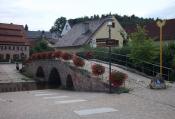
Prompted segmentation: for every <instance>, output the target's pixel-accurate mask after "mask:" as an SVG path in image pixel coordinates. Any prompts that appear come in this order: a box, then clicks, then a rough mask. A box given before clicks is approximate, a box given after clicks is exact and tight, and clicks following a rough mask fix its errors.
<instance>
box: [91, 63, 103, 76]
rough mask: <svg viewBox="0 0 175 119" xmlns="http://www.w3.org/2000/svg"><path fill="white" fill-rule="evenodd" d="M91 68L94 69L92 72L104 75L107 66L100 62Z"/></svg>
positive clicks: (96, 74)
mask: <svg viewBox="0 0 175 119" xmlns="http://www.w3.org/2000/svg"><path fill="white" fill-rule="evenodd" d="M91 69H92V73H93V74H94V75H95V76H99V75H102V74H104V72H105V67H104V66H102V65H100V64H94V65H92V67H91Z"/></svg>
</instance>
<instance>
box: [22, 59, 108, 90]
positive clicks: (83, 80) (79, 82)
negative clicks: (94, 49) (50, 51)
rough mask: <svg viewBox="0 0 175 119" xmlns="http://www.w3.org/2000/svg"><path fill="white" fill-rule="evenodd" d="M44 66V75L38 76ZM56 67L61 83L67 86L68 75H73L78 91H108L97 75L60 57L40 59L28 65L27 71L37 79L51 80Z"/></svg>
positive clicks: (75, 87)
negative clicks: (39, 69)
mask: <svg viewBox="0 0 175 119" xmlns="http://www.w3.org/2000/svg"><path fill="white" fill-rule="evenodd" d="M39 67H42V69H43V72H44V77H38V76H37V75H36V74H37V70H38V68H39ZM53 69H56V70H57V72H58V73H59V76H60V80H61V85H62V86H63V87H66V85H67V82H66V81H67V80H68V76H69V77H71V79H72V82H73V86H74V89H75V90H77V91H107V90H108V85H107V84H105V83H103V82H102V81H100V79H98V78H97V77H93V76H92V75H91V74H90V73H89V72H87V71H85V70H84V69H79V68H77V67H75V66H74V65H73V64H71V63H68V62H64V61H62V60H60V59H54V60H38V61H34V62H32V63H30V64H28V65H26V67H25V70H26V72H27V73H30V74H32V75H33V77H34V79H35V80H37V81H49V80H50V79H49V77H50V75H51V71H52V70H53Z"/></svg>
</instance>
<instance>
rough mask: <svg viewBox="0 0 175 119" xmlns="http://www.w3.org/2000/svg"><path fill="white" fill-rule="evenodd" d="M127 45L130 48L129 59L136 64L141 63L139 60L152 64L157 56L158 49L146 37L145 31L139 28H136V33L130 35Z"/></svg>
mask: <svg viewBox="0 0 175 119" xmlns="http://www.w3.org/2000/svg"><path fill="white" fill-rule="evenodd" d="M129 45H130V48H131V52H130V54H129V56H130V59H132V60H133V61H134V62H135V63H136V64H139V63H141V60H144V61H148V62H153V61H154V59H155V58H156V57H157V56H158V47H156V45H155V44H154V42H153V40H152V39H151V38H149V37H148V36H147V34H146V31H145V29H144V28H142V27H140V26H137V31H136V32H135V33H132V34H131V42H130V44H129Z"/></svg>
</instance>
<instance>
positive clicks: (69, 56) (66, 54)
mask: <svg viewBox="0 0 175 119" xmlns="http://www.w3.org/2000/svg"><path fill="white" fill-rule="evenodd" d="M61 57H62V58H63V59H64V60H71V59H72V55H71V54H69V53H67V52H64V53H61Z"/></svg>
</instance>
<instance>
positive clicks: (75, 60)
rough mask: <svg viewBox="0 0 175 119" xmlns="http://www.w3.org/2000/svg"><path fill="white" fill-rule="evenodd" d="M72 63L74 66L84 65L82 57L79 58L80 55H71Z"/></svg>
mask: <svg viewBox="0 0 175 119" xmlns="http://www.w3.org/2000/svg"><path fill="white" fill-rule="evenodd" d="M73 63H74V65H75V66H77V67H83V66H84V65H85V62H84V60H83V59H81V58H80V57H78V56H74V57H73Z"/></svg>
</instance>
